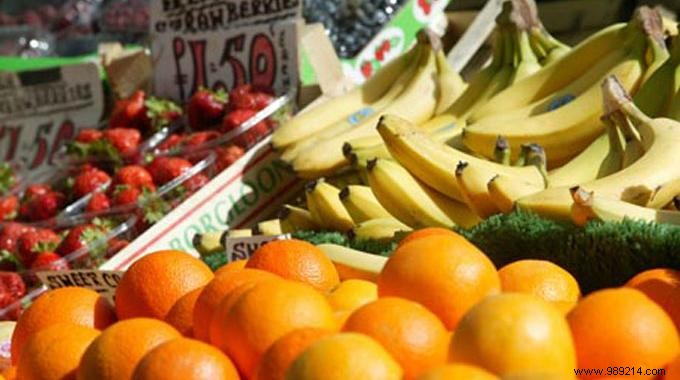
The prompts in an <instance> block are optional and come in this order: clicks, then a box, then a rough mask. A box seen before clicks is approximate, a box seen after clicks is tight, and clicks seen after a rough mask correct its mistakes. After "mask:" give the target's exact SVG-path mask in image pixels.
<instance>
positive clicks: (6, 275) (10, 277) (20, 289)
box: [0, 272, 26, 300]
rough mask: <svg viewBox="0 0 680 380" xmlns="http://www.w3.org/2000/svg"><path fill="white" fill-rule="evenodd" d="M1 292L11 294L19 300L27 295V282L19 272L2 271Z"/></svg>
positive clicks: (0, 273) (0, 274)
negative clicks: (25, 282)
mask: <svg viewBox="0 0 680 380" xmlns="http://www.w3.org/2000/svg"><path fill="white" fill-rule="evenodd" d="M0 293H3V294H9V295H10V296H11V297H12V298H13V299H14V300H18V299H19V298H21V297H23V296H25V295H26V284H24V280H22V279H21V276H19V274H18V273H12V272H0Z"/></svg>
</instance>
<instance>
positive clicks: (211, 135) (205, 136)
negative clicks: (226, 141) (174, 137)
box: [182, 131, 220, 148]
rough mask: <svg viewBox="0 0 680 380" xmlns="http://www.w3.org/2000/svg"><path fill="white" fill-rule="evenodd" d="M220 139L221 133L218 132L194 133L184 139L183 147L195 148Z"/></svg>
mask: <svg viewBox="0 0 680 380" xmlns="http://www.w3.org/2000/svg"><path fill="white" fill-rule="evenodd" d="M218 137H220V133H219V132H217V131H204V132H194V133H192V134H190V135H188V136H187V137H185V138H184V140H183V141H182V145H184V146H185V147H188V148H195V147H197V146H200V145H203V144H205V143H206V142H208V141H210V140H214V139H216V138H218Z"/></svg>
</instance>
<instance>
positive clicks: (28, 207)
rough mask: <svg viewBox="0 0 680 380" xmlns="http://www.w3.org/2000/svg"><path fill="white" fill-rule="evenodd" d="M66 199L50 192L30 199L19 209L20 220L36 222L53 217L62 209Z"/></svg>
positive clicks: (54, 192)
mask: <svg viewBox="0 0 680 380" xmlns="http://www.w3.org/2000/svg"><path fill="white" fill-rule="evenodd" d="M65 203H66V197H65V196H64V194H62V193H60V192H58V191H50V192H48V193H46V194H42V195H38V196H35V197H33V198H31V199H30V200H29V201H28V202H26V203H24V204H22V205H21V207H19V215H20V216H21V218H23V219H25V220H28V221H31V222H38V221H42V220H47V219H50V218H52V217H55V216H56V215H57V214H58V213H59V211H60V210H61V209H62V208H63V207H64V205H65Z"/></svg>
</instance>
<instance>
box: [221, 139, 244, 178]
mask: <svg viewBox="0 0 680 380" xmlns="http://www.w3.org/2000/svg"><path fill="white" fill-rule="evenodd" d="M243 154H245V150H243V148H241V147H240V146H238V145H229V146H227V147H224V148H217V149H215V155H216V157H215V168H216V169H217V171H218V172H221V171H222V170H224V169H226V168H228V167H229V166H231V164H233V163H234V162H236V160H238V159H239V158H241V156H243Z"/></svg>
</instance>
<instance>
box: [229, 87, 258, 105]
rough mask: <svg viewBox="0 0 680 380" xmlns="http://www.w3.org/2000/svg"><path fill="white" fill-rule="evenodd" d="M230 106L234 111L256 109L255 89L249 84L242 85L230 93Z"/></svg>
mask: <svg viewBox="0 0 680 380" xmlns="http://www.w3.org/2000/svg"><path fill="white" fill-rule="evenodd" d="M229 106H230V107H231V109H232V110H254V109H256V102H255V97H254V96H253V88H252V86H251V85H249V84H242V85H240V86H238V87H236V88H234V89H233V90H231V92H229Z"/></svg>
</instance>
